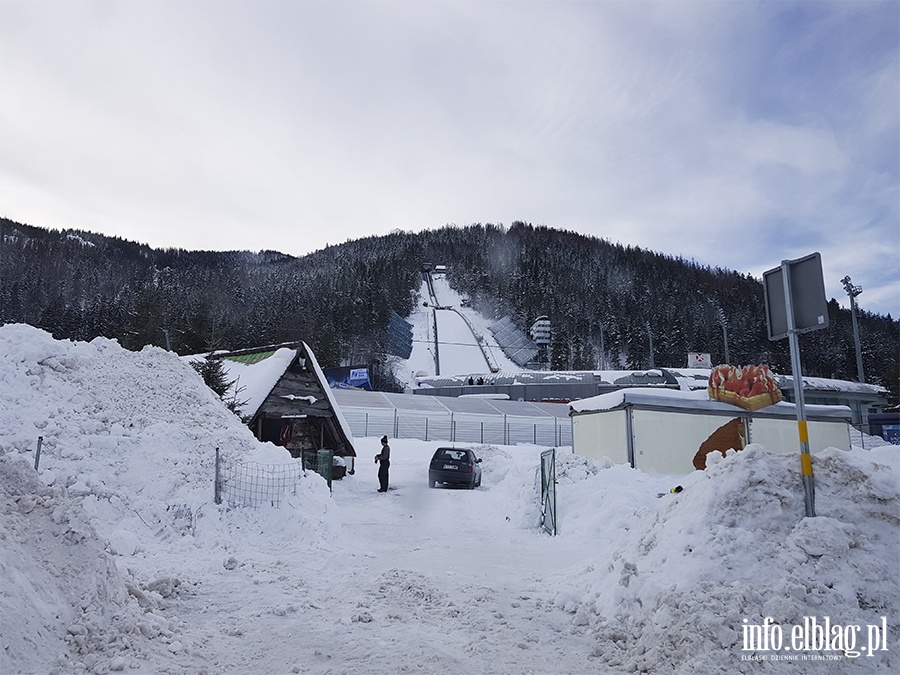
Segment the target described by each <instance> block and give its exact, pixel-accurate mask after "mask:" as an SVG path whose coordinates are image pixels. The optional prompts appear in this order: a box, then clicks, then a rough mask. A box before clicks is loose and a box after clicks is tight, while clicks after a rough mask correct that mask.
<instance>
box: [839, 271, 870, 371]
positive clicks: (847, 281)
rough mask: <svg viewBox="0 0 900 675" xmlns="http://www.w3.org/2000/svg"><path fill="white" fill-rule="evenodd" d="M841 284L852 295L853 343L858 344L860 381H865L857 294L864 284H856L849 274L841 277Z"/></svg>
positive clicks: (857, 368)
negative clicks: (857, 311)
mask: <svg viewBox="0 0 900 675" xmlns="http://www.w3.org/2000/svg"><path fill="white" fill-rule="evenodd" d="M841 284H843V286H844V290H845V291H847V295H849V296H850V317H851V318H852V319H853V344H854V345H855V346H856V374H857V379H858V380H859V381H860V382H865V381H866V378H865V376H864V375H863V362H862V348H861V347H860V346H859V324H858V323H857V321H856V296H857V295H859V294H860V293H862V291H863V289H862V286H854V285H853V282H852V281H851V280H850V277H849V276H846V277H844V278H843V279H841Z"/></svg>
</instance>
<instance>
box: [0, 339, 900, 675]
mask: <svg viewBox="0 0 900 675" xmlns="http://www.w3.org/2000/svg"><path fill="white" fill-rule="evenodd" d="M0 382H2V383H3V386H2V387H0V532H2V533H3V546H2V547H0V572H2V578H3V583H2V584H0V619H2V621H0V642H2V646H3V648H2V649H0V671H2V672H3V673H15V674H16V675H45V674H47V673H60V674H62V673H66V674H68V673H110V672H113V673H116V672H126V673H133V674H134V675H150V674H151V673H152V674H156V673H160V672H166V673H178V674H181V675H203V674H205V673H223V674H232V673H233V674H235V675H247V674H256V673H260V674H262V673H310V674H313V675H319V674H324V673H345V674H346V675H373V674H374V675H380V674H384V675H388V674H394V673H401V672H404V673H405V672H410V673H412V672H415V673H421V674H423V675H446V674H450V675H463V674H465V675H472V674H474V675H489V674H490V675H509V674H516V675H518V674H519V673H527V672H535V673H542V674H545V673H546V674H548V675H551V674H552V675H557V674H558V675H570V674H572V673H579V674H581V673H585V674H593V673H596V674H598V675H600V674H602V675H624V674H625V673H634V672H661V673H662V672H665V673H673V674H674V675H693V673H698V672H703V673H706V672H716V673H745V674H747V675H751V674H752V675H760V674H761V673H765V674H767V675H772V674H778V673H791V674H793V675H825V674H826V673H827V674H828V675H834V674H835V673H848V674H854V673H859V674H860V675H862V674H863V673H866V674H868V673H873V672H885V673H887V672H897V670H898V666H900V651H898V650H900V647H898V645H897V640H896V636H897V634H898V631H900V576H898V573H897V549H898V546H900V540H898V529H897V522H898V519H900V446H896V445H887V444H885V443H884V442H883V441H882V440H881V439H879V438H876V437H870V436H862V435H860V434H859V433H858V432H856V431H855V430H854V431H853V432H852V433H851V435H850V439H853V441H854V442H853V444H852V447H850V449H849V450H848V449H844V450H839V449H837V448H828V449H824V450H823V451H822V452H819V453H816V454H815V455H814V457H813V460H812V461H813V466H814V480H815V495H816V501H815V506H816V515H815V517H807V516H805V509H804V492H803V489H802V486H801V481H800V471H799V462H798V460H797V457H796V456H790V455H782V454H779V453H780V452H782V451H783V450H784V449H783V448H775V447H771V448H765V447H763V446H760V445H750V446H748V447H746V448H744V450H742V451H740V452H736V453H734V452H732V453H729V454H728V455H727V456H726V457H722V456H721V455H719V454H718V453H715V452H713V453H711V454H710V455H708V456H707V468H706V470H704V471H692V472H691V473H689V474H687V475H666V474H659V473H656V474H654V473H648V472H643V471H639V470H634V469H631V468H630V467H629V466H627V465H625V464H615V463H613V462H612V460H610V459H608V458H602V457H601V458H598V459H589V458H587V457H585V456H582V455H580V454H576V453H575V452H573V448H572V447H571V446H569V447H559V448H556V464H555V466H556V473H555V478H556V480H555V487H556V501H555V507H556V511H555V512H556V516H557V518H556V524H557V535H556V536H551V535H550V534H549V533H545V532H544V531H543V530H542V528H541V515H540V514H541V502H540V497H539V495H540V488H539V486H540V479H539V476H540V468H539V467H540V453H542V452H544V451H547V450H548V449H549V448H546V447H541V446H537V445H531V444H517V445H493V444H491V445H477V446H475V447H474V450H475V452H476V454H477V456H478V457H479V458H480V459H481V460H482V462H481V466H482V472H483V474H482V485H481V487H479V488H477V489H474V490H461V489H449V488H444V487H440V488H429V487H428V484H427V475H428V474H427V467H428V462H429V459H430V457H431V456H432V454H433V452H434V451H435V449H436V448H437V447H439V446H440V445H445V444H446V441H445V440H435V441H432V442H425V441H422V440H419V439H415V438H401V439H396V438H391V439H390V444H391V467H390V487H391V489H390V490H389V491H388V492H387V493H386V494H378V493H377V492H376V488H377V486H378V481H377V473H376V472H377V465H376V464H375V463H374V461H373V457H374V455H375V453H376V452H377V451H378V450H379V449H380V444H379V443H378V435H380V434H373V435H371V436H366V437H362V436H357V437H356V438H355V439H354V447H355V448H356V451H357V462H356V464H355V469H354V472H353V473H352V474H348V475H347V476H345V477H344V478H342V479H341V480H336V481H334V482H333V484H332V491H329V489H328V487H327V485H326V483H325V481H324V479H322V478H321V477H319V476H317V475H316V474H315V473H313V472H311V471H307V472H305V473H301V472H299V471H297V468H296V463H295V462H294V460H293V459H292V458H291V457H290V456H289V455H288V453H287V451H286V450H284V449H283V448H279V447H276V446H274V445H272V444H270V443H259V442H257V441H256V439H255V438H254V437H253V434H252V432H251V431H250V430H249V429H248V428H247V427H246V426H244V425H243V424H242V423H241V422H240V420H239V419H238V417H237V416H235V415H233V414H232V413H231V412H229V411H228V410H227V409H226V408H225V406H224V405H223V404H222V402H221V401H220V400H218V399H217V397H216V396H215V394H213V392H212V391H211V390H210V389H209V388H207V387H206V385H204V384H203V382H202V380H201V379H200V377H199V376H198V375H197V374H196V373H195V372H194V371H193V370H192V369H191V368H190V366H188V365H187V364H186V363H184V361H183V360H182V359H180V358H179V357H178V356H176V355H175V354H173V353H171V352H166V351H164V350H162V349H160V348H157V347H147V348H145V349H143V350H141V351H140V352H132V351H128V350H125V349H123V348H122V347H121V346H119V344H118V343H117V342H115V341H114V340H109V339H106V338H97V339H96V340H93V341H92V342H90V343H85V342H72V341H69V340H55V339H53V337H52V336H51V335H50V334H48V333H46V332H44V331H41V330H40V329H37V328H34V327H32V326H28V325H24V324H7V325H5V326H0ZM694 417H696V416H692V418H694ZM675 426H676V427H678V426H679V425H675ZM683 431H684V427H683V426H682V427H681V431H678V432H673V434H674V435H672V438H673V441H674V440H675V439H676V438H677V437H678V434H679V433H682V432H683ZM38 437H40V438H41V439H42V445H41V453H40V456H39V457H37V452H36V440H37V438H38ZM794 443H795V442H794ZM848 445H849V444H848ZM678 447H679V445H678V444H677V443H675V442H673V444H672V445H671V446H668V445H661V446H658V447H654V448H649V447H648V448H647V449H646V450H647V452H652V453H657V452H658V453H659V454H661V455H665V454H669V453H671V452H672V451H673V450H675V449H677V448H678ZM216 450H219V452H220V458H221V461H220V468H221V471H222V475H223V476H225V480H224V483H223V487H222V494H223V502H222V503H221V504H218V505H217V504H215V502H214V499H213V482H214V479H213V477H214V475H215V469H214V465H215V463H216V460H215V457H216ZM280 475H293V476H294V479H293V480H288V481H282V482H279V481H278V480H276V479H277V478H278V477H279V476H280ZM267 478H272V479H273V480H272V481H271V482H270V483H268V485H270V486H278V485H280V486H282V487H283V486H285V485H287V486H289V487H288V489H285V490H282V489H279V488H275V487H270V488H269V489H268V490H267V489H265V487H264V486H265V484H266V483H265V479H267ZM254 480H255V481H257V485H256V492H255V494H256V496H257V498H256V499H255V500H254V501H255V504H256V506H255V507H250V506H248V505H247V504H246V503H245V502H244V500H242V499H237V498H236V489H237V488H239V487H249V484H250V483H251V482H253V481H254ZM678 486H680V487H681V488H682V489H681V490H680V491H674V490H675V488H677V487H678ZM11 619H13V620H11ZM826 626H827V628H826ZM779 635H780V636H781V638H782V641H781V642H779V644H778V648H776V647H775V642H776V637H777V636H779ZM823 635H827V636H828V637H829V639H828V641H827V644H823V640H822V636H823Z"/></svg>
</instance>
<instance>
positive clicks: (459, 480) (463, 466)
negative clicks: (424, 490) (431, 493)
mask: <svg viewBox="0 0 900 675" xmlns="http://www.w3.org/2000/svg"><path fill="white" fill-rule="evenodd" d="M438 483H445V484H447V485H464V486H465V487H468V488H470V489H471V488H477V487H479V486H480V485H481V460H480V459H479V458H478V457H476V456H475V453H474V452H473V451H472V450H469V449H468V448H438V449H437V450H435V451H434V456H433V457H432V458H431V464H430V465H429V466H428V486H429V487H434V486H435V485H436V484H438Z"/></svg>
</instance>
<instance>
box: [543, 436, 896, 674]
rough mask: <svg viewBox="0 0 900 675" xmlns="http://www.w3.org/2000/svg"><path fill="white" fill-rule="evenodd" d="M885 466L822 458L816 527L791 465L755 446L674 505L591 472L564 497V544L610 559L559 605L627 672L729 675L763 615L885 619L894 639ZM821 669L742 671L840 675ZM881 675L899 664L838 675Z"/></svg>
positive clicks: (857, 664)
mask: <svg viewBox="0 0 900 675" xmlns="http://www.w3.org/2000/svg"><path fill="white" fill-rule="evenodd" d="M896 450H897V449H896V448H895V449H894V453H893V454H894V455H895V456H896V454H897V453H896ZM878 459H879V458H878V456H877V455H873V453H871V452H868V451H864V450H861V449H854V450H852V451H851V452H845V451H839V450H831V451H826V452H825V453H824V454H823V455H822V456H820V457H817V458H816V464H815V484H816V509H817V511H816V513H817V515H816V517H815V518H805V517H804V513H805V509H804V497H803V490H802V488H801V486H800V477H799V463H798V462H797V461H796V458H789V457H784V456H774V455H770V454H768V453H766V452H765V451H764V450H763V449H762V448H761V447H760V446H749V447H748V448H746V449H745V450H744V451H742V452H740V453H730V454H729V456H728V457H727V458H722V459H719V460H718V461H716V462H714V463H713V464H712V466H710V467H709V468H708V469H707V471H705V472H696V473H694V474H692V475H691V476H688V477H685V478H684V479H680V480H683V481H684V483H683V485H682V487H683V488H684V489H683V491H681V492H679V493H673V492H670V491H668V490H667V491H665V492H657V493H656V494H652V493H653V492H654V490H653V480H658V479H654V478H653V477H650V476H644V477H643V478H642V479H639V480H637V481H634V480H628V479H625V480H623V478H624V477H623V476H622V475H620V474H621V472H622V470H623V469H622V467H618V466H608V467H607V468H604V469H602V470H598V471H592V470H589V471H587V472H585V473H583V475H582V480H581V481H579V482H578V483H576V484H574V485H571V486H569V487H567V488H566V489H562V488H561V489H560V498H561V499H562V500H563V501H564V504H563V505H561V506H560V511H561V512H563V513H566V514H569V513H572V514H575V513H577V514H578V515H577V516H574V515H573V516H568V515H567V516H566V520H565V521H564V524H563V533H564V536H575V537H581V538H591V539H595V540H596V541H597V542H598V548H599V549H601V550H602V551H603V553H602V554H601V555H598V558H597V560H596V564H591V565H589V566H587V567H585V568H584V569H582V570H581V571H579V572H578V573H576V574H575V575H574V576H573V577H572V578H570V579H569V580H567V581H566V582H565V587H564V588H563V589H561V590H560V592H559V594H558V596H557V604H558V605H559V606H560V607H562V608H564V609H566V610H567V611H569V612H571V613H573V614H574V615H575V616H574V620H575V623H576V624H577V625H583V626H585V627H586V628H587V629H589V630H591V631H592V632H593V633H594V634H595V636H596V639H597V647H596V651H595V655H596V657H597V658H598V659H599V660H600V661H602V662H603V663H604V664H605V665H606V666H608V667H609V668H615V669H616V670H619V669H621V670H624V671H626V672H627V671H632V670H633V671H635V672H643V671H662V670H664V671H667V672H683V673H693V672H697V669H698V667H700V666H702V669H703V671H704V672H723V673H725V672H734V670H735V654H736V653H738V654H739V653H741V651H742V648H743V641H742V640H743V637H742V627H743V625H744V621H745V620H747V621H748V623H749V624H753V625H761V624H763V622H764V620H765V617H772V618H773V619H774V620H775V621H776V622H777V623H779V624H781V625H802V624H803V621H804V617H817V618H818V619H819V620H820V621H821V620H823V617H830V620H831V622H832V623H833V624H841V625H850V624H855V625H860V624H862V625H864V626H865V625H880V624H881V622H882V617H886V620H887V625H888V632H889V635H891V636H895V635H897V634H898V631H900V617H898V615H897V608H898V607H900V580H898V575H897V568H896V560H897V553H898V551H897V528H898V525H900V485H898V474H897V472H896V471H895V470H894V469H892V468H891V467H890V466H888V465H887V464H884V463H881V462H879V461H878ZM569 466H571V464H570V465H569ZM624 470H625V471H630V469H624ZM569 472H570V471H569V470H568V469H566V470H564V473H569ZM669 480H671V479H669ZM642 487H643V493H641V488H642ZM657 495H660V496H657ZM892 649H893V648H892ZM839 654H840V652H839ZM816 665H817V664H815V663H814V662H813V663H812V664H810V663H804V662H801V661H797V662H793V664H791V662H785V661H765V662H759V663H757V662H752V663H748V664H747V666H748V668H749V667H750V666H752V667H753V668H752V669H753V672H758V671H759V670H760V669H762V670H764V671H765V672H771V671H770V670H769V669H770V668H773V669H776V670H779V672H783V671H784V669H785V668H788V669H790V668H794V670H793V671H792V672H835V670H834V669H835V664H834V663H831V664H830V665H829V668H830V670H829V669H827V668H826V670H822V669H821V668H822V667H824V664H818V665H819V669H816V668H815V666H816ZM798 668H799V670H797V669H798ZM804 668H812V670H806V669H804ZM879 668H881V669H884V671H885V672H888V671H890V672H897V670H898V668H900V659H898V657H897V655H896V654H895V653H892V651H890V650H889V651H883V652H879V653H877V655H876V656H873V657H869V658H857V659H855V660H853V659H847V658H846V657H845V658H843V659H842V661H841V664H840V669H839V671H838V672H873V669H874V670H877V669H879ZM748 672H749V671H748Z"/></svg>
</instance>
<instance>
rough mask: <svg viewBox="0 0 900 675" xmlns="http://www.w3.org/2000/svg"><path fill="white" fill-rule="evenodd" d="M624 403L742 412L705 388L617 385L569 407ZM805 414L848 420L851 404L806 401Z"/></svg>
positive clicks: (776, 413)
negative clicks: (624, 387) (818, 403)
mask: <svg viewBox="0 0 900 675" xmlns="http://www.w3.org/2000/svg"><path fill="white" fill-rule="evenodd" d="M626 405H635V406H643V407H664V408H672V409H681V410H708V411H710V412H725V413H734V414H738V412H739V411H740V413H744V411H743V410H742V409H741V408H738V407H736V406H733V405H731V404H730V403H722V402H721V401H715V400H712V399H710V398H709V394H708V393H707V392H706V391H705V390H704V391H699V390H698V391H681V390H677V389H658V388H649V387H647V388H644V387H634V388H629V389H619V390H617V391H611V392H609V393H607V394H600V395H599V396H592V397H591V398H585V399H581V400H580V401H572V402H571V403H570V404H569V409H570V410H571V411H572V412H574V413H585V412H603V411H609V410H616V409H620V408H623V407H625V406H626ZM805 410H806V413H807V416H808V417H810V418H814V417H819V418H837V419H844V420H846V421H847V422H849V421H850V419H851V412H850V408H848V407H847V406H844V405H807V406H805ZM752 414H753V415H754V416H756V417H792V418H796V416H797V406H796V405H795V404H793V403H787V402H785V401H781V402H779V403H776V404H775V405H770V406H768V407H766V408H762V409H761V410H757V411H755V412H753V413H752Z"/></svg>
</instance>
